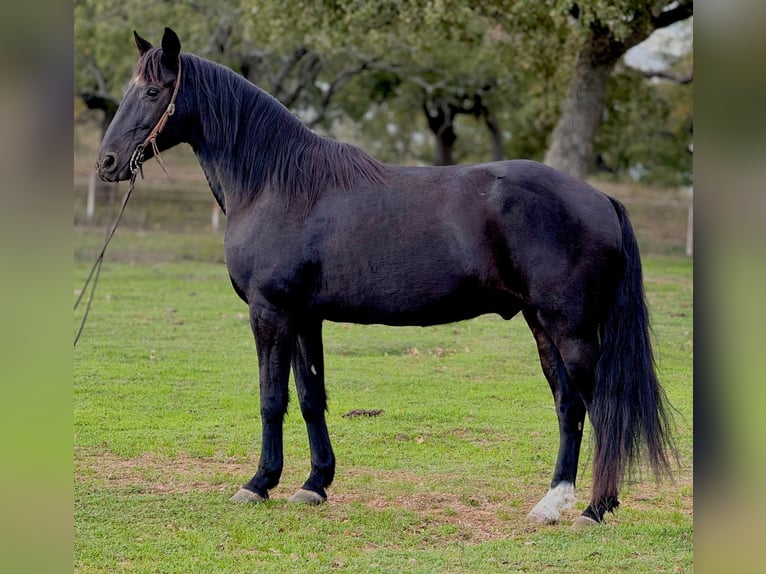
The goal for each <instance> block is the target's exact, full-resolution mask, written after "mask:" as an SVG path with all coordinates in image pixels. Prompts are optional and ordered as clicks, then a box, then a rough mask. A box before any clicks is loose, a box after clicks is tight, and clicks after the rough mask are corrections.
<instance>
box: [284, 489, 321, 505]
mask: <svg viewBox="0 0 766 574" xmlns="http://www.w3.org/2000/svg"><path fill="white" fill-rule="evenodd" d="M287 502H292V503H294V504H311V505H317V504H322V503H323V502H327V499H326V498H325V497H324V496H322V495H321V494H317V493H316V492H314V491H313V490H306V489H305V488H301V489H300V490H299V491H298V492H296V493H295V494H293V495H292V496H291V497H290V498H288V499H287Z"/></svg>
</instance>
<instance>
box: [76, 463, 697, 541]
mask: <svg viewBox="0 0 766 574" xmlns="http://www.w3.org/2000/svg"><path fill="white" fill-rule="evenodd" d="M257 466H258V461H257V459H256V458H236V459H235V458H226V457H223V456H220V457H210V458H194V457H190V456H186V455H179V456H175V457H172V458H171V457H162V456H158V455H155V454H143V455H141V456H139V457H136V458H121V457H118V456H116V455H114V454H112V453H109V452H103V451H96V450H95V449H93V450H91V449H82V448H78V449H76V450H75V468H76V480H78V481H80V482H83V483H84V482H87V481H92V480H94V479H95V480H97V481H99V482H102V483H103V484H104V486H105V487H106V488H108V489H111V488H114V489H129V490H132V491H134V492H136V493H142V494H146V493H148V494H164V495H176V494H187V493H194V492H220V493H222V494H223V495H225V496H228V495H230V494H232V493H233V492H234V491H235V490H236V489H237V487H238V486H239V485H240V484H241V483H242V481H243V480H244V479H245V478H246V477H249V476H250V475H251V474H252V473H253V472H255V469H256V468H257ZM343 475H344V476H342V477H339V480H338V482H337V483H336V484H335V485H334V486H333V487H332V488H331V489H330V491H329V503H328V504H327V505H324V506H323V507H322V508H323V510H322V511H323V512H326V515H327V516H328V518H333V517H336V516H337V518H338V519H339V520H340V519H345V518H344V517H345V516H346V514H347V510H348V507H349V506H350V505H352V504H361V505H364V506H366V507H368V508H370V509H371V510H373V511H388V510H391V509H401V510H402V511H408V512H413V513H415V514H417V516H418V518H419V524H418V526H417V528H416V529H417V531H418V532H421V533H423V535H424V540H427V541H430V542H433V540H434V538H439V537H443V538H445V539H450V540H464V541H471V542H483V541H489V540H499V539H507V538H509V537H513V536H516V535H526V534H529V533H531V532H536V531H539V530H543V529H548V528H561V527H562V526H563V527H567V526H568V525H569V524H571V523H572V521H573V520H574V519H575V518H576V517H577V516H578V515H579V514H580V512H581V511H582V508H584V506H585V504H584V503H585V501H586V500H587V499H588V497H589V495H590V493H589V492H588V489H587V488H580V489H579V490H578V493H577V498H578V504H577V505H576V508H575V509H572V510H568V511H564V512H563V513H562V518H561V525H559V526H546V525H536V524H529V523H527V522H526V520H525V518H526V513H527V512H528V511H529V509H531V508H532V507H533V506H534V505H535V504H536V503H537V501H538V500H539V498H540V497H542V496H543V495H544V494H545V492H544V489H543V487H542V485H541V487H540V488H539V489H530V488H529V487H525V486H523V485H512V484H509V485H508V487H507V488H506V489H505V490H504V491H498V490H497V488H495V487H490V486H489V485H487V488H486V489H483V490H482V489H480V486H479V487H477V488H479V490H477V491H475V492H472V493H470V494H466V493H465V490H464V489H463V491H462V493H461V492H451V491H449V487H448V486H447V485H446V484H445V485H443V486H441V487H440V485H439V480H438V477H433V478H434V480H433V481H426V480H424V477H423V476H421V475H417V474H414V473H409V472H406V471H381V470H377V469H367V468H346V469H343ZM301 476H303V475H301V474H300V473H298V472H293V471H289V472H288V471H287V469H286V472H285V475H284V476H283V479H282V483H281V484H280V485H279V486H278V487H277V488H276V489H274V491H272V493H271V494H272V498H274V499H276V500H279V499H284V498H287V497H288V496H290V495H291V494H292V491H293V490H294V489H295V487H297V485H298V484H300V481H301V480H302V478H301ZM621 499H622V500H623V502H624V503H625V504H627V505H629V507H630V508H631V509H634V510H639V511H640V510H642V509H645V510H647V511H648V510H652V509H656V508H658V507H666V508H667V509H668V512H671V511H677V512H681V513H682V514H684V515H692V514H693V489H692V478H691V476H690V475H685V476H677V477H676V480H675V481H674V482H664V483H662V484H661V485H659V486H658V485H656V484H654V483H653V482H651V481H649V482H647V483H643V482H641V483H633V484H630V485H626V488H625V489H624V494H623V496H622V497H621ZM619 517H620V514H619V512H618V513H617V515H616V516H614V517H609V518H608V520H609V522H610V523H614V522H617V521H619Z"/></svg>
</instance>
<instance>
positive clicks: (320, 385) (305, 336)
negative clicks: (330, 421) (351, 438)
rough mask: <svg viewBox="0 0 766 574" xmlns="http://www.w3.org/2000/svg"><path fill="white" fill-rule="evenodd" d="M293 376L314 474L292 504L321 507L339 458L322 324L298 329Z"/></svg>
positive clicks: (313, 322) (309, 477)
mask: <svg viewBox="0 0 766 574" xmlns="http://www.w3.org/2000/svg"><path fill="white" fill-rule="evenodd" d="M292 363H293V374H294V375H295V387H296V389H297V391H298V400H299V401H300V405H301V413H302V414H303V420H304V421H305V422H306V430H307V431H308V437H309V447H310V449H311V472H310V473H309V476H308V478H307V479H306V482H305V483H304V484H303V486H302V487H301V488H300V490H298V492H296V493H295V494H294V495H293V496H291V497H290V499H289V501H290V502H297V503H302V504H321V503H322V502H325V501H326V500H327V491H326V490H325V489H326V488H327V487H328V486H330V484H331V483H332V480H333V477H334V476H335V455H334V454H333V452H332V446H331V444H330V434H329V432H328V431H327V424H326V422H325V410H326V409H327V394H326V391H325V381H324V356H323V352H322V322H321V320H316V321H311V322H309V323H307V324H305V325H302V326H301V327H300V328H299V329H298V333H297V337H296V340H295V348H294V350H293V361H292Z"/></svg>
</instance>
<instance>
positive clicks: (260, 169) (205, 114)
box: [187, 57, 386, 209]
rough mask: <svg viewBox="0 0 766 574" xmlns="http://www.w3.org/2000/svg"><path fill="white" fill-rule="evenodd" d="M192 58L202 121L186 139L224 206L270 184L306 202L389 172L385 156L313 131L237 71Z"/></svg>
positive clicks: (288, 198)
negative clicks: (381, 159) (377, 156)
mask: <svg viewBox="0 0 766 574" xmlns="http://www.w3.org/2000/svg"><path fill="white" fill-rule="evenodd" d="M192 62H193V63H194V64H196V65H195V66H193V71H192V73H191V74H190V76H191V77H189V78H188V80H187V81H188V82H189V84H188V85H189V88H190V94H191V95H190V97H191V98H193V99H195V101H196V110H195V115H196V116H197V118H198V121H199V125H198V126H197V129H196V135H195V136H194V138H193V139H194V141H193V142H191V143H192V147H193V148H194V150H195V152H196V153H197V156H198V158H199V161H200V164H201V165H202V169H203V170H204V172H205V174H206V176H207V178H208V181H209V182H210V187H211V189H212V190H213V193H214V194H215V195H216V198H217V199H218V200H219V203H221V198H219V193H220V194H221V195H223V196H225V197H224V198H223V199H224V201H225V204H226V206H227V207H229V206H230V205H231V204H235V203H236V204H241V203H243V202H245V203H249V202H251V201H253V200H254V199H255V198H257V197H258V196H259V195H260V194H261V193H262V192H263V191H264V190H265V189H269V190H270V191H271V192H273V193H274V194H276V195H277V196H278V197H279V198H280V199H281V200H283V201H284V202H285V204H286V205H288V206H291V205H296V206H302V209H306V208H310V207H311V206H312V205H313V204H314V203H315V202H316V201H317V200H318V198H319V197H320V196H321V195H322V193H323V192H324V191H325V190H326V189H328V188H335V189H342V190H351V189H353V188H354V187H355V185H356V184H357V183H358V182H359V181H361V180H365V181H373V182H382V181H384V180H385V179H386V176H385V171H386V170H385V168H384V166H383V164H381V163H379V162H377V161H376V160H374V159H373V158H371V157H370V156H368V155H367V154H365V153H364V152H362V151H361V150H359V149H357V148H355V147H353V146H350V145H348V144H343V143H340V142H337V141H334V140H330V139H327V138H324V137H320V136H318V135H316V134H314V133H313V132H311V131H310V130H309V129H308V128H306V127H305V126H304V125H303V124H302V123H301V122H300V121H299V120H298V119H297V118H296V117H295V116H293V115H292V114H291V113H290V112H289V111H288V110H287V108H285V107H284V106H283V105H282V104H280V103H279V102H278V101H277V100H276V99H275V98H273V97H272V96H270V95H269V94H267V93H266V92H264V91H263V90H261V89H260V88H258V87H256V86H254V85H253V84H251V83H250V82H248V81H247V80H245V79H244V78H242V77H241V76H238V75H237V74H235V73H234V72H232V71H231V70H229V69H227V68H224V67H223V66H219V65H217V64H213V63H212V62H207V61H206V60H202V59H200V58H196V57H195V58H194V59H193V60H192ZM195 75H196V77H195ZM216 190H220V191H219V193H217V191H216Z"/></svg>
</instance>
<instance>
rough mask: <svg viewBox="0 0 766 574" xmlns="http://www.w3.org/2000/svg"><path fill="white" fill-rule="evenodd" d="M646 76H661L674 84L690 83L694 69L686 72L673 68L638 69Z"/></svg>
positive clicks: (692, 79)
mask: <svg viewBox="0 0 766 574" xmlns="http://www.w3.org/2000/svg"><path fill="white" fill-rule="evenodd" d="M638 71H639V72H641V74H643V75H644V76H645V77H647V78H663V79H665V80H670V81H671V82H675V83H676V84H691V83H692V81H694V70H690V71H688V72H686V73H681V72H674V71H673V70H640V69H639V70H638Z"/></svg>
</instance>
